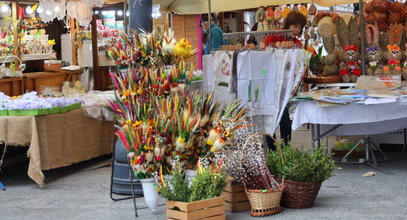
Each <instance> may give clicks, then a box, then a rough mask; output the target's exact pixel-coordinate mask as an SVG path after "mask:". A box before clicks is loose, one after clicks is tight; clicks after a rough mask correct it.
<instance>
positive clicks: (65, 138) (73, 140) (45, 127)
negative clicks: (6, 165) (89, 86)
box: [0, 109, 114, 188]
mask: <svg viewBox="0 0 407 220" xmlns="http://www.w3.org/2000/svg"><path fill="white" fill-rule="evenodd" d="M0 130H1V131H2V132H0V142H2V143H5V144H6V147H10V146H29V149H28V153H27V155H28V157H29V158H30V162H29V166H28V176H29V177H30V178H31V179H32V180H34V181H35V182H36V183H37V184H38V186H39V187H40V188H44V186H45V181H44V180H45V176H44V174H43V172H42V171H43V170H49V169H54V168H59V167H64V166H68V165H71V164H74V163H77V162H81V161H85V160H89V159H92V158H95V157H98V156H101V155H105V154H109V153H111V152H112V145H113V140H114V135H113V133H114V126H113V122H106V121H100V120H97V119H93V118H90V117H87V116H85V115H84V113H83V111H82V110H81V109H78V110H74V111H71V112H67V113H64V114H52V115H46V116H0ZM9 145H10V146H9Z"/></svg>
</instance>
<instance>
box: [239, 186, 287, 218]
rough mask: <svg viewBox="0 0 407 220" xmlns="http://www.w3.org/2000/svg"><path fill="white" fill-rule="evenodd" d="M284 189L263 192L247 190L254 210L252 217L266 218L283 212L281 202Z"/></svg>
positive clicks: (251, 212) (251, 213)
mask: <svg viewBox="0 0 407 220" xmlns="http://www.w3.org/2000/svg"><path fill="white" fill-rule="evenodd" d="M282 193H283V189H282V188H281V189H280V190H276V191H271V190H268V191H263V190H251V189H246V194H247V197H248V198H249V201H250V206H251V207H252V210H251V211H250V215H251V216H266V215H272V214H275V213H279V212H281V210H282V209H281V207H280V200H281V195H282Z"/></svg>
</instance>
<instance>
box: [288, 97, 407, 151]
mask: <svg viewBox="0 0 407 220" xmlns="http://www.w3.org/2000/svg"><path fill="white" fill-rule="evenodd" d="M306 123H310V124H311V134H312V147H313V148H314V146H315V142H316V141H318V144H319V145H320V142H319V141H320V139H321V138H323V137H325V136H327V135H336V136H348V135H372V134H383V133H388V132H395V131H400V130H403V129H404V128H406V127H407V105H406V104H405V103H402V102H400V101H397V102H394V103H386V104H374V105H361V104H356V103H353V104H348V105H339V106H330V107H321V106H318V104H317V102H316V101H301V102H299V103H298V104H297V106H296V109H295V112H294V115H293V123H292V129H293V130H296V129H298V128H300V126H301V125H303V124H306Z"/></svg>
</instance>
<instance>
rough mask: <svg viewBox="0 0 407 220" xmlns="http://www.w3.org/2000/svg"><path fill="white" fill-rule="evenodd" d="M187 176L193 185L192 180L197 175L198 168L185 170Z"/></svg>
mask: <svg viewBox="0 0 407 220" xmlns="http://www.w3.org/2000/svg"><path fill="white" fill-rule="evenodd" d="M184 172H185V178H186V179H188V181H189V185H192V180H194V179H195V177H196V170H189V169H186V170H185V171H184Z"/></svg>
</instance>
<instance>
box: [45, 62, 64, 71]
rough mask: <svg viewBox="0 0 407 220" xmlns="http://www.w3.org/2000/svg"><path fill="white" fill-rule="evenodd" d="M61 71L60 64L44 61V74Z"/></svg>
mask: <svg viewBox="0 0 407 220" xmlns="http://www.w3.org/2000/svg"><path fill="white" fill-rule="evenodd" d="M61 69H62V62H61V61H58V60H45V61H44V71H45V72H59V71H61Z"/></svg>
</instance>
